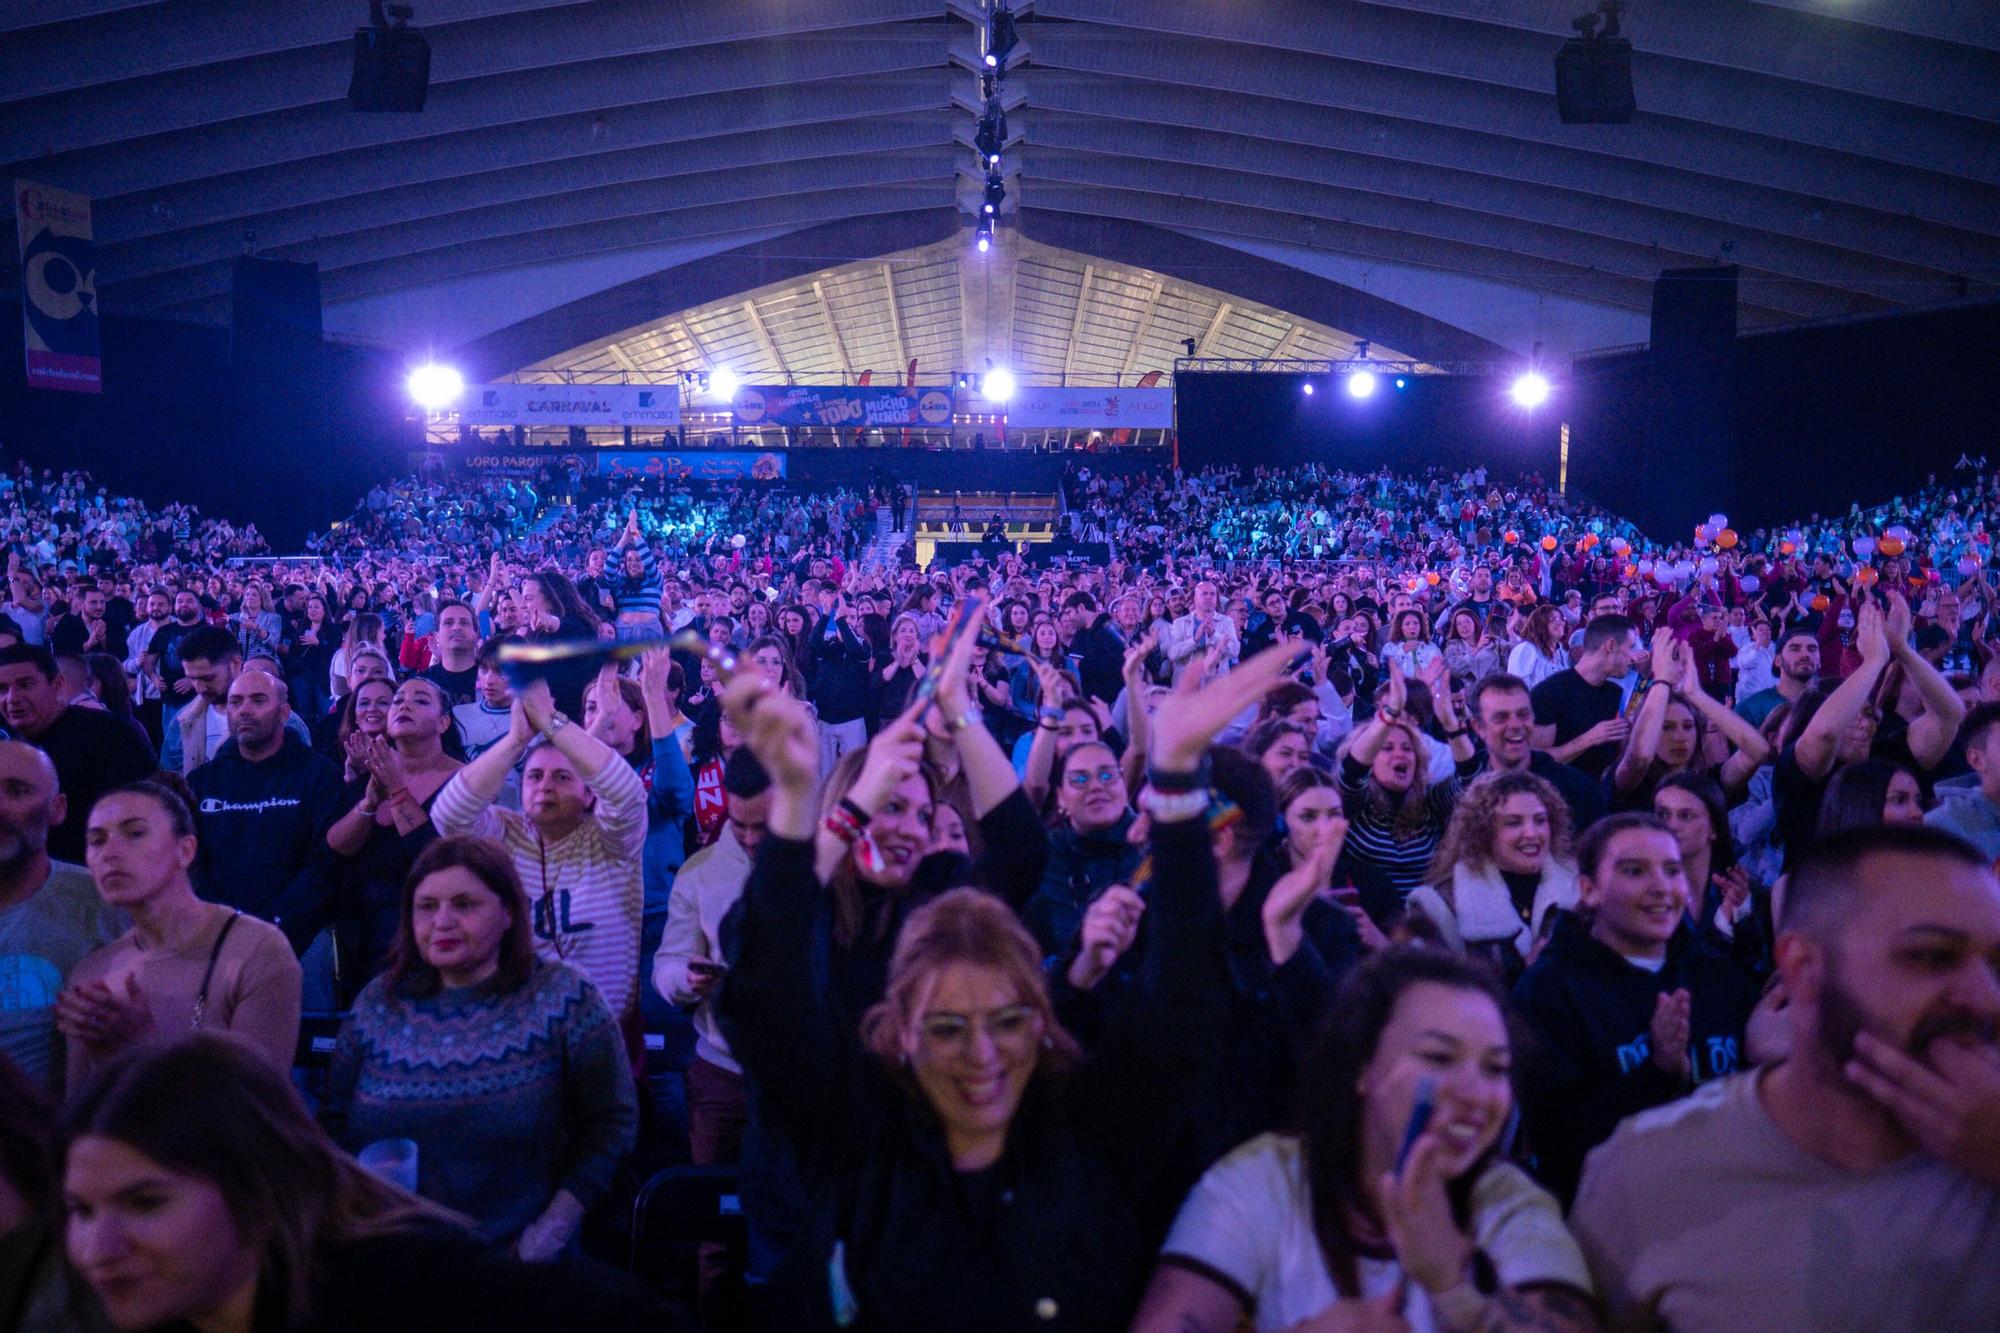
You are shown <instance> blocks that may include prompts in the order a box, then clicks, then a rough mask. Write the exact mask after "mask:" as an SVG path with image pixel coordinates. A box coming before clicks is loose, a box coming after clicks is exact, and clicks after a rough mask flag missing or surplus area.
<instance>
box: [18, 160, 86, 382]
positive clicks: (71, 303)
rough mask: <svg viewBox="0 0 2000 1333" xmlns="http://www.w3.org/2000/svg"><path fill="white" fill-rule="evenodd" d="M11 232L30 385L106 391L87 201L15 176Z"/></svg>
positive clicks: (79, 195) (80, 196)
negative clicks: (17, 249) (17, 250)
mask: <svg viewBox="0 0 2000 1333" xmlns="http://www.w3.org/2000/svg"><path fill="white" fill-rule="evenodd" d="M14 231H15V234H16V235H18V236H19V237H20V238H21V317H22V319H23V321H24V322H25V324H26V328H27V337H26V343H27V349H28V384H29V386H30V387H32V388H36V389H67V390H69V391H70V392H72V393H103V392H104V362H103V361H102V360H101V359H100V358H101V355H102V353H101V352H100V350H99V349H100V344H99V343H98V336H97V256H96V253H95V250H94V247H93V246H92V245H91V242H90V199H89V198H88V197H87V196H85V195H81V194H71V193H70V192H69V191H68V190H56V189H51V188H50V187H49V186H46V185H36V184H35V183H34V182H32V181H20V180H17V181H15V182H14Z"/></svg>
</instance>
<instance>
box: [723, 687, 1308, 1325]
mask: <svg viewBox="0 0 2000 1333" xmlns="http://www.w3.org/2000/svg"><path fill="white" fill-rule="evenodd" d="M965 658H966V654H965V653H963V652H957V653H954V654H953V657H952V659H951V664H950V665H948V666H947V667H946V671H947V673H948V675H949V674H951V673H952V672H953V670H954V667H955V669H956V673H957V674H958V675H959V676H960V677H961V679H962V674H963V671H964V662H965ZM1280 666H1281V664H1280V663H1279V662H1277V661H1276V660H1275V659H1274V660H1272V661H1271V662H1269V663H1266V664H1264V665H1263V666H1262V667H1261V668H1260V669H1259V670H1258V671H1253V672H1252V673H1250V674H1249V675H1247V676H1246V677H1245V678H1244V681H1243V682H1242V683H1241V684H1239V685H1238V686H1236V687H1235V688H1233V689H1231V688H1223V687H1222V686H1220V685H1218V686H1212V687H1210V688H1209V689H1208V690H1206V691H1204V692H1203V693H1202V694H1200V695H1195V694H1189V695H1188V696H1187V697H1186V698H1185V699H1184V700H1182V701H1181V706H1180V707H1179V708H1177V709H1175V710H1172V712H1171V713H1170V714H1169V713H1163V714H1162V718H1161V721H1160V723H1159V727H1158V731H1157V734H1156V738H1155V741H1156V744H1155V752H1154V753H1155V765H1156V769H1155V773H1156V778H1155V780H1156V782H1158V783H1159V785H1160V786H1161V787H1162V788H1165V787H1168V786H1171V787H1172V792H1171V795H1163V796H1162V797H1161V798H1160V800H1159V802H1158V803H1157V804H1156V805H1155V806H1154V808H1153V810H1152V815H1151V818H1152V823H1153V851H1154V855H1155V859H1156V862H1157V864H1158V867H1159V872H1158V874H1157V875H1156V876H1155V877H1154V879H1153V881H1152V885H1151V890H1150V896H1149V897H1148V899H1147V907H1146V914H1147V918H1148V928H1149V931H1150V934H1151V939H1150V942H1149V943H1150V947H1149V948H1148V949H1147V950H1146V951H1145V954H1144V957H1143V958H1142V959H1141V960H1140V963H1139V967H1138V978H1137V980H1136V982H1135V987H1136V989H1135V990H1134V991H1132V992H1130V993H1129V995H1128V998H1129V1000H1130V1001H1132V1002H1131V1003H1127V1004H1122V1005H1120V1006H1118V1008H1117V1011H1116V1014H1115V1015H1113V1020H1112V1021H1118V1022H1120V1026H1119V1028H1118V1030H1117V1032H1116V1037H1117V1039H1116V1040H1106V1041H1104V1042H1103V1043H1102V1044H1101V1045H1100V1047H1099V1048H1098V1050H1097V1052H1096V1053H1095V1054H1093V1055H1091V1056H1088V1057H1085V1056H1083V1055H1082V1054H1081V1052H1080V1051H1079V1049H1078V1046H1077V1043H1076V1041H1075V1040H1074V1039H1073V1038H1072V1037H1071V1036H1070V1035H1069V1033H1068V1032H1066V1031H1065V1030H1064V1029H1063V1027H1062V1025H1061V1024H1060V1023H1059V1022H1058V1021H1057V1019H1056V1017H1055V1012H1054V1008H1053V1006H1052V1004H1051V1001H1050V998H1049V991H1048V986H1047V983H1046V981H1045V980H1044V977H1043V972H1042V968H1041V957H1040V952H1039V950H1038V949H1037V948H1036V946H1035V944H1034V941H1033V940H1032V939H1031V938H1030V937H1029V936H1028V934H1027V932H1026V931H1024V930H1023V929H1022V928H1021V926H1020V924H1019V922H1018V921H1017V919H1016V918H1015V917H1014V914H1013V913H1012V912H1011V911H1010V910H1009V909H1008V907H1007V905H1006V904H1005V903H1004V902H1003V901H1002V900H1001V899H1000V898H998V897H996V896H993V895H990V894H986V893H981V892H978V891H976V890H968V889H954V890H951V891H949V892H947V893H945V894H943V895H942V896H939V897H936V898H934V899H932V900H930V901H929V902H927V903H926V904H925V905H923V906H922V907H919V908H917V909H916V910H915V911H914V912H911V913H910V914H909V915H908V917H907V919H906V920H905V921H904V923H903V926H902V931H901V935H900V938H899V939H898V940H897V943H896V946H895V951H894V954H893V956H892V957H891V959H890V961H889V967H888V975H887V979H886V984H885V985H884V987H883V991H882V994H881V997H880V999H879V1000H878V1001H877V1002H876V1003H875V1004H873V1005H872V1006H871V1007H870V1008H869V1009H868V1010H867V1012H866V1014H865V1016H864V1017H863V1019H862V1021H861V1023H860V1026H859V1032H858V1034H857V1032H856V1031H855V1029H854V1027H852V1026H850V1025H849V1023H847V1022H844V1021H843V1020H842V1019H841V1016H840V1008H839V1006H838V1004H837V1003H835V1002H834V1000H835V997H834V996H832V995H831V994H830V993H829V990H830V987H829V985H828V981H827V977H828V964H829V961H830V959H829V956H828V943H829V939H828V933H827V931H826V930H824V929H823V928H820V927H818V926H816V924H815V923H816V921H818V920H819V919H820V918H822V917H823V915H824V913H825V910H826V900H827V894H826V890H825V889H824V888H823V887H822V886H821V883H820V878H819V874H818V873H817V871H816V865H815V848H814V845H813V841H812V840H813V838H814V835H815V829H816V827H817V824H818V819H817V816H818V811H819V806H818V804H817V803H816V802H815V801H814V799H813V784H814V777H815V772H816V768H817V745H816V744H815V741H814V737H813V733H812V729H811V727H810V725H809V723H808V722H807V719H806V714H805V712H804V710H803V709H801V708H800V707H798V705H797V704H796V703H795V702H793V701H790V700H787V699H785V698H783V697H782V696H779V695H776V694H773V693H771V692H770V691H769V690H768V689H767V688H765V687H764V686H763V685H762V682H759V681H756V680H754V679H752V678H750V677H749V676H748V674H747V673H745V674H744V675H742V676H739V678H738V679H737V680H736V681H735V682H733V683H732V684H731V686H730V689H729V692H728V703H729V706H730V708H731V710H732V712H734V713H736V715H737V716H738V717H739V718H740V719H741V720H742V725H743V727H744V728H745V731H746V734H747V743H748V744H749V745H750V747H751V749H752V750H753V751H754V752H755V753H756V754H757V756H758V758H759V759H760V760H761V761H762V762H763V764H764V767H765V769H766V770H767V771H768V772H769V773H770V774H771V778H772V783H773V793H774V795H773V800H772V805H771V813H770V825H769V828H770V832H769V835H768V836H767V839H766V841H765V842H764V844H763V845H762V846H761V847H760V848H759V849H758V856H757V861H756V864H755V866H754V867H753V868H752V870H751V874H750V880H749V883H748V884H747V885H746V887H745V889H744V897H743V908H744V913H743V933H742V943H741V947H740V952H739V958H738V962H737V964H736V966H735V968H734V969H733V971H732V973H731V976H730V979H729V982H728V991H727V994H728V996H729V1000H730V1004H731V1009H732V1012H733V1013H734V1015H735V1017H736V1021H737V1028H736V1042H735V1051H736V1054H737V1055H738V1056H739V1057H740V1058H741V1059H742V1061H743V1064H744V1067H745V1069H746V1070H747V1071H748V1072H749V1073H750V1074H751V1075H752V1076H753V1077H754V1078H755V1079H756V1081H757V1083H758V1086H759V1087H760V1088H761V1089H762V1090H763V1099H762V1101H763V1112H764V1114H765V1115H766V1116H767V1117H768V1118H769V1119H770V1120H772V1121H773V1122H775V1124H776V1125H777V1126H778V1127H780V1128H782V1130H783V1132H784V1133H785V1134H786V1135H787V1137H788V1138H789V1139H790V1141H791V1142H792V1143H793V1144H794V1145H795V1147H796V1148H797V1152H798V1160H799V1162H800V1165H801V1167H802V1171H803V1174H804V1176H805V1183H806V1186H807V1189H808V1191H809V1193H810V1199H811V1203H810V1207H809V1209H808V1212H807V1216H806V1218H805V1219H804V1222H803V1225H802V1226H801V1228H800V1231H799V1234H798V1236H797V1238H796V1241H795V1243H794V1244H793V1245H792V1246H791V1248H790V1250H789V1253H788V1256H787V1258H786V1260H785V1261H784V1263H783V1264H782V1265H781V1266H780V1267H779V1269H778V1270H777V1272H776V1274H775V1275H774V1277H773V1280H772V1282H771V1285H770V1287H769V1292H770V1297H771V1300H770V1308H769V1310H768V1311H767V1314H768V1316H769V1317H768V1322H769V1324H770V1325H771V1326H773V1327H782V1328H787V1329H820V1328H834V1327H870V1328H952V1329H964V1330H985V1329H995V1330H997V1329H1017V1328H1035V1327H1046V1328H1077V1329H1104V1328H1115V1327H1120V1326H1122V1325H1123V1323H1124V1321H1125V1319H1126V1318H1127V1316H1128V1314H1129V1312H1130V1310H1131V1308H1132V1304H1133V1301H1134V1299H1135V1297H1136V1295H1137V1292H1138V1288H1139V1284H1140V1283H1141V1282H1142V1281H1143V1278H1144V1271H1145V1268H1146V1264H1147V1259H1146V1246H1145V1241H1144V1238H1143V1231H1142V1228H1141V1225H1140V1221H1139V1214H1140V1211H1141V1209H1142V1207H1143V1206H1144V1204H1145V1202H1146V1200H1147V1199H1148V1197H1149V1196H1151V1195H1152V1194H1153V1193H1154V1192H1155V1191H1156V1189H1157V1188H1158V1186H1159V1184H1160V1173H1161V1171H1162V1169H1163V1161H1164V1160H1165V1154H1164V1153H1163V1152H1162V1149H1163V1148H1164V1147H1165V1146H1166V1144H1167V1143H1168V1142H1170V1141H1171V1139H1172V1137H1173V1136H1174V1135H1175V1134H1176V1132H1177V1131H1178V1129H1179V1128H1180V1125H1181V1120H1180V1117H1181V1116H1182V1115H1183V1114H1185V1109H1184V1108H1185V1107H1186V1105H1187V1103H1188V1102H1189V1101H1190V1100H1192V1096H1191V1094H1193V1093H1194V1092H1195V1091H1196V1090H1197V1089H1198V1088H1199V1087H1200V1086H1202V1084H1203V1082H1204V1080H1205V1078H1206V1077H1207V1075H1208V1072H1209V1069H1210V1067H1211V1066H1210V1064H1209V1062H1210V1061H1212V1060H1213V1059H1215V1058H1216V1053H1217V1052H1218V1051H1219V1050H1220V1049H1221V1046H1222V1042H1221V1041H1220V1039H1219V1033H1220V1023H1221V1020H1222V1018H1223V1014H1224V1009H1225V1005H1226V997H1225V994H1224V988H1225V987H1226V986H1227V984H1228V983H1227V978H1226V975H1225V974H1224V972H1223V970H1222V966H1221V957H1220V955H1219V953H1217V951H1215V950H1214V949H1213V948H1212V947H1211V944H1212V941H1213V940H1214V939H1215V938H1216V937H1217V935H1218V933H1219V932H1220V930H1221V928H1222V921H1221V899H1220V896H1219V894H1218V893H1217V891H1216V887H1215V869H1214V867H1215V862H1214V860H1213V858H1212V857H1211V856H1210V855H1209V853H1208V845H1209V843H1208V836H1207V826H1206V821H1205V820H1204V819H1203V817H1202V816H1203V815H1204V813H1205V812H1206V810H1207V809H1208V807H1209V804H1210V799H1211V798H1210V796H1209V793H1208V791H1207V790H1206V787H1205V778H1204V776H1203V774H1202V773H1201V772H1200V767H1199V766H1200V761H1201V758H1202V756H1203V754H1204V753H1206V752H1207V750H1208V742H1209V740H1210V739H1211V738H1212V736H1213V735H1214V733H1215V732H1216V731H1218V730H1220V729H1221V727H1222V726H1223V725H1224V724H1226V722H1227V721H1228V719H1229V718H1230V717H1231V716H1233V715H1234V714H1235V713H1237V712H1239V711H1241V707H1242V706H1243V704H1245V703H1253V702H1254V701H1255V698H1256V694H1255V693H1254V692H1252V691H1254V690H1255V689H1256V688H1257V687H1258V686H1260V685H1261V686H1264V687H1268V686H1269V685H1270V684H1273V683H1275V681H1276V679H1277V675H1278V670H1279V668H1280ZM947 691H948V692H946V691H941V693H940V698H941V699H943V700H945V701H946V702H945V707H946V709H947V710H948V712H949V713H950V716H951V717H954V718H955V717H959V716H962V715H963V714H962V713H961V712H959V711H958V710H963V709H965V708H967V707H968V706H969V705H968V704H967V702H966V699H965V693H964V689H963V685H962V684H960V685H958V686H957V687H955V688H952V687H950V686H949V685H948V686H947ZM905 720H906V721H907V720H908V719H905ZM904 730H905V728H904V726H903V722H901V721H899V723H898V724H897V725H896V726H894V727H891V728H889V729H887V730H885V731H884V733H883V735H882V736H880V737H878V738H877V740H876V742H875V743H876V744H877V745H881V744H883V743H884V742H885V741H887V742H888V743H889V744H890V745H892V746H901V745H904V744H905V742H904V741H903V740H901V739H900V737H901V735H902V733H903V732H904ZM908 730H910V731H911V732H914V727H910V728H908ZM975 730H976V728H975ZM915 756H916V745H915V743H914V736H912V737H911V740H910V742H908V754H907V763H908V766H909V767H910V768H911V769H914V767H915V764H916V757H915ZM988 757H989V758H993V757H997V754H995V755H989V756H988ZM1161 775H1166V776H1164V777H1163V776H1161ZM840 812H841V808H840V807H837V806H836V807H834V809H833V810H832V811H830V812H829V817H830V818H831V819H832V820H833V823H832V824H830V825H829V827H834V826H836V825H837V826H839V827H842V828H846V827H847V826H848V821H842V820H840V819H839V818H838V814H839V813H840ZM1130 942H1131V941H1130V936H1129V934H1128V935H1126V936H1125V937H1124V938H1123V940H1122V941H1121V940H1120V939H1117V938H1105V939H1100V940H1096V941H1093V943H1092V944H1091V946H1090V947H1091V948H1093V949H1101V950H1104V951H1106V952H1107V953H1108V954H1109V955H1110V956H1111V957H1113V958H1115V957H1116V956H1117V955H1118V954H1119V953H1121V952H1122V951H1123V949H1124V948H1125V947H1128V946H1129V945H1130ZM1167 1015H1170V1016H1171V1021H1163V1018H1162V1016H1167Z"/></svg>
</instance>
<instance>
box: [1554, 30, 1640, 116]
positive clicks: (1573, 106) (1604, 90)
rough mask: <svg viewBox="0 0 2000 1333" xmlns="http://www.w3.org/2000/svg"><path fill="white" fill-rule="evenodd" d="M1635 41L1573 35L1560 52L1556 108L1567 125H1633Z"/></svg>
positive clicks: (1557, 64) (1558, 53)
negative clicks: (1633, 49) (1633, 47)
mask: <svg viewBox="0 0 2000 1333" xmlns="http://www.w3.org/2000/svg"><path fill="white" fill-rule="evenodd" d="M1637 110H1638V104H1637V103H1636V101H1635V100H1634V99H1633V96H1632V43H1631V42H1629V41H1627V40H1625V39H1624V38H1623V37H1572V38H1570V39H1569V40H1568V41H1566V42H1564V43H1563V44H1562V49H1561V50H1559V51H1557V52H1556V111H1557V113H1558V114H1559V115H1561V116H1562V122H1563V124H1565V125H1629V124H1631V123H1632V114H1633V112H1635V111H1637Z"/></svg>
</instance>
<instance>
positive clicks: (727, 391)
mask: <svg viewBox="0 0 2000 1333" xmlns="http://www.w3.org/2000/svg"><path fill="white" fill-rule="evenodd" d="M738 383H740V381H739V380H738V379H737V378H736V372H735V371H733V370H731V369H730V368H729V367H728V366H717V367H715V368H714V369H713V370H711V371H709V372H708V394H709V397H711V398H720V399H721V400H722V401H723V402H725V403H732V402H735V401H736V386H737V384H738Z"/></svg>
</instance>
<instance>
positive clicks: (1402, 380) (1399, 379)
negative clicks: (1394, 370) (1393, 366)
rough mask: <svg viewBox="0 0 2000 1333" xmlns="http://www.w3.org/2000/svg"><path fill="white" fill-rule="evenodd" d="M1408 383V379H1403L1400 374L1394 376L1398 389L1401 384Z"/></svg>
mask: <svg viewBox="0 0 2000 1333" xmlns="http://www.w3.org/2000/svg"><path fill="white" fill-rule="evenodd" d="M1408 383H1409V381H1408V380H1406V379H1404V378H1403V377H1402V376H1401V375H1398V376H1396V387H1397V388H1399V389H1400V388H1402V387H1403V386H1404V385H1405V384H1408Z"/></svg>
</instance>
